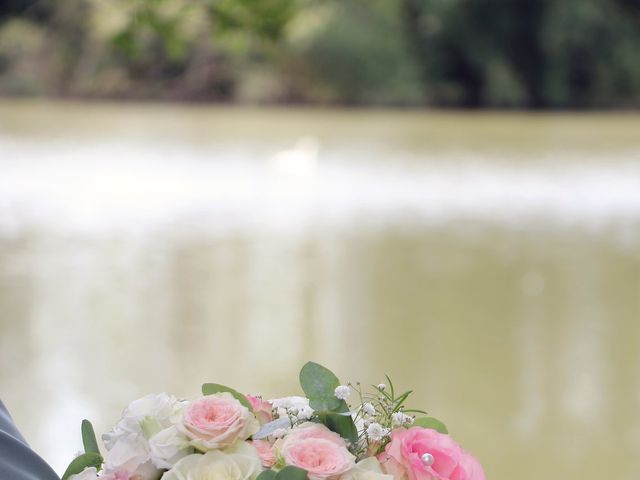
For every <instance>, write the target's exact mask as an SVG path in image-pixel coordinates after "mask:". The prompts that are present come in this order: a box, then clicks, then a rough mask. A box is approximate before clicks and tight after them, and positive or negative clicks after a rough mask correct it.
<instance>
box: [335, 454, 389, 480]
mask: <svg viewBox="0 0 640 480" xmlns="http://www.w3.org/2000/svg"><path fill="white" fill-rule="evenodd" d="M341 480H393V475H388V474H386V473H383V471H382V467H380V462H379V461H378V459H377V458H375V457H369V458H365V459H364V460H360V461H359V462H358V463H356V465H355V467H353V468H352V469H351V470H349V471H348V472H347V473H345V474H344V475H343V476H342V478H341Z"/></svg>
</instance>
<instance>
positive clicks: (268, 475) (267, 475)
mask: <svg viewBox="0 0 640 480" xmlns="http://www.w3.org/2000/svg"><path fill="white" fill-rule="evenodd" d="M274 478H276V472H274V471H273V470H265V471H264V472H260V475H258V476H257V477H256V480H273V479H274Z"/></svg>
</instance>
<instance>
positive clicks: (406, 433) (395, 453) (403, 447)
mask: <svg viewBox="0 0 640 480" xmlns="http://www.w3.org/2000/svg"><path fill="white" fill-rule="evenodd" d="M425 457H426V458H425ZM379 460H380V463H381V465H382V468H383V470H384V471H385V472H386V473H389V474H391V475H393V476H394V477H395V478H396V479H405V480H484V472H483V470H482V467H481V466H480V464H479V463H478V461H477V460H476V459H475V458H473V457H472V456H471V455H469V454H467V453H465V452H464V451H463V450H462V449H461V448H460V446H459V445H458V444H457V443H456V442H454V441H453V439H452V438H451V437H450V436H449V435H444V434H442V433H438V432H436V431H435V430H431V429H429V428H422V427H413V428H410V429H408V430H406V429H404V428H398V429H396V430H394V431H393V432H391V442H389V443H388V444H387V446H386V448H385V451H384V453H382V454H380V456H379Z"/></svg>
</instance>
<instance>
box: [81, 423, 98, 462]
mask: <svg viewBox="0 0 640 480" xmlns="http://www.w3.org/2000/svg"><path fill="white" fill-rule="evenodd" d="M80 430H81V431H82V445H83V446H84V452H85V453H97V454H100V448H99V447H98V441H97V440H96V432H95V431H94V430H93V425H91V422H90V421H89V420H82V427H81V428H80Z"/></svg>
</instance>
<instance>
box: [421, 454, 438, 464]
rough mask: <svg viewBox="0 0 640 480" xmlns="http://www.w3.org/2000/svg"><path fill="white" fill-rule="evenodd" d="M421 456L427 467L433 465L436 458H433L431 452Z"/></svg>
mask: <svg viewBox="0 0 640 480" xmlns="http://www.w3.org/2000/svg"><path fill="white" fill-rule="evenodd" d="M420 458H421V459H422V463H424V464H425V465H426V466H427V467H430V466H431V465H433V462H434V460H435V458H433V455H431V454H430V453H425V454H423V455H422V457H420Z"/></svg>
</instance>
